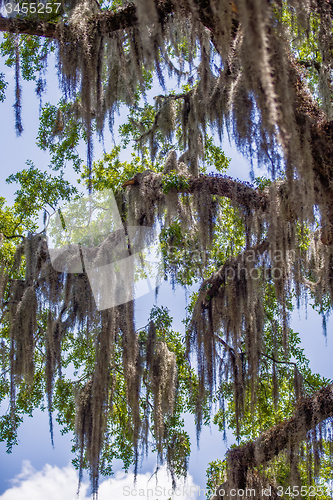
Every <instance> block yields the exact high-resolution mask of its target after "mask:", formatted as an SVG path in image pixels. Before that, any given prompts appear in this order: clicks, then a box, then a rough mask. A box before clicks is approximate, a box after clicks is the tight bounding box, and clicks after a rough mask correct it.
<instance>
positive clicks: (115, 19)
mask: <svg viewBox="0 0 333 500" xmlns="http://www.w3.org/2000/svg"><path fill="white" fill-rule="evenodd" d="M156 10H157V15H158V20H159V22H160V24H162V25H163V24H164V23H165V22H166V19H167V17H168V15H169V14H171V13H172V11H173V10H174V5H173V3H172V2H171V1H170V0H165V1H163V0H159V1H157V2H156ZM137 23H138V18H137V15H136V7H135V5H134V4H129V5H128V6H127V7H124V8H121V9H119V10H118V11H117V12H113V11H101V12H99V13H98V14H94V15H92V16H91V18H90V19H89V20H88V21H87V28H88V30H89V29H92V30H98V31H100V32H103V33H109V34H111V33H113V32H115V31H117V30H120V29H126V28H131V27H133V26H135V25H137ZM60 26H61V22H58V23H54V22H49V21H41V20H37V19H36V20H34V19H29V20H26V19H18V18H5V17H2V16H0V31H7V32H9V33H18V34H25V35H36V36H43V37H47V38H54V39H58V38H59V37H60V29H59V27H60ZM61 31H62V33H61V36H62V38H63V40H64V41H66V38H69V36H70V28H69V27H68V25H66V24H63V25H62V28H61Z"/></svg>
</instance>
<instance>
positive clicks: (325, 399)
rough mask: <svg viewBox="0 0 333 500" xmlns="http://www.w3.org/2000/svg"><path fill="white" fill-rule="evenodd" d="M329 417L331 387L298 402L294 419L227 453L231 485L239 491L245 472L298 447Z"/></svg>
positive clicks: (331, 412) (331, 411)
mask: <svg viewBox="0 0 333 500" xmlns="http://www.w3.org/2000/svg"><path fill="white" fill-rule="evenodd" d="M332 416H333V384H330V385H328V386H326V387H323V388H322V389H320V390H319V391H317V392H315V393H314V394H313V396H310V397H308V398H304V399H302V400H300V402H299V403H298V405H297V406H296V410H295V413H294V415H293V416H292V417H291V418H290V419H289V420H285V421H283V422H281V423H280V424H278V425H276V426H275V427H273V428H271V429H269V430H268V431H265V432H263V433H262V434H261V436H259V437H258V438H257V439H256V440H255V441H252V442H250V443H247V444H245V445H243V446H239V447H238V448H234V449H232V450H229V452H228V454H227V460H228V464H229V468H230V473H231V478H230V479H231V482H232V483H233V484H235V485H237V487H238V488H242V487H244V486H245V484H246V476H247V471H248V469H251V468H253V467H258V466H260V465H263V464H265V463H267V462H269V461H270V460H272V459H273V458H274V457H276V456H277V455H278V454H279V453H280V452H282V451H283V450H285V449H286V448H288V447H289V446H294V445H297V444H299V443H300V442H301V441H303V440H304V439H305V438H306V435H307V433H308V432H309V431H310V430H311V429H314V428H315V427H316V426H317V425H318V424H319V423H320V422H323V421H324V420H326V419H327V418H329V417H332Z"/></svg>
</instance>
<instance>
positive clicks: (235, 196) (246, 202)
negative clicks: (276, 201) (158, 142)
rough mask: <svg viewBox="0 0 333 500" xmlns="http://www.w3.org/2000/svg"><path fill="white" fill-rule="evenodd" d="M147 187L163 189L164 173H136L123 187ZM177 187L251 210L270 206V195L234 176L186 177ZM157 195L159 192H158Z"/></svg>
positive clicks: (182, 190)
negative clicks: (180, 185) (204, 193)
mask: <svg viewBox="0 0 333 500" xmlns="http://www.w3.org/2000/svg"><path fill="white" fill-rule="evenodd" d="M143 183H144V184H145V189H147V188H148V187H149V185H150V186H153V188H154V190H156V187H157V186H158V187H159V188H160V191H162V175H161V174H160V173H156V172H153V171H151V170H146V171H145V172H142V173H138V174H136V175H135V176H134V177H133V179H130V180H129V181H127V182H125V183H124V184H123V186H122V187H127V186H131V185H134V186H140V185H141V186H142V185H143ZM175 189H176V190H177V192H179V193H187V194H193V193H195V192H200V191H202V190H206V191H208V192H209V193H210V194H211V195H217V196H224V197H226V198H229V199H231V200H232V201H234V202H235V203H238V204H240V205H243V206H245V207H248V208H250V209H251V210H258V209H263V210H265V209H266V208H267V206H268V197H267V196H266V195H265V194H264V193H262V192H260V191H259V190H257V189H256V188H255V187H254V186H251V184H249V183H246V182H240V181H236V180H234V179H233V178H232V177H228V176H226V175H225V176H222V175H213V174H211V175H200V176H199V177H190V176H189V177H186V182H185V183H184V186H182V187H179V188H177V187H176V186H175ZM156 195H157V193H156Z"/></svg>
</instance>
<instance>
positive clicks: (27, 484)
mask: <svg viewBox="0 0 333 500" xmlns="http://www.w3.org/2000/svg"><path fill="white" fill-rule="evenodd" d="M11 483H12V486H11V487H10V488H9V489H7V490H6V491H5V492H4V493H3V494H2V495H0V500H45V499H47V500H59V499H61V500H76V499H79V500H90V499H91V497H90V496H89V485H88V484H87V483H83V484H82V486H81V490H80V496H79V497H77V496H76V493H77V485H78V475H77V472H76V470H75V469H74V468H73V467H72V466H68V467H64V468H62V469H59V468H58V467H55V466H51V465H49V464H46V465H45V467H44V468H43V469H42V470H41V471H36V470H35V469H34V468H33V467H32V466H31V464H30V462H29V461H24V462H23V465H22V471H21V473H20V474H18V475H17V476H16V477H15V478H14V479H12V480H11ZM170 497H171V498H173V499H175V500H176V499H179V500H201V499H203V500H204V499H205V493H204V491H203V490H201V491H200V492H199V487H198V486H197V485H196V484H195V483H194V481H193V478H192V476H190V475H188V477H187V481H186V483H185V484H184V483H183V482H179V485H178V488H177V489H176V491H175V492H174V494H172V491H171V479H170V477H169V476H168V474H167V471H166V468H165V467H161V468H160V470H159V471H158V474H157V482H156V475H153V476H152V473H150V472H147V473H145V474H138V476H137V481H136V484H135V485H134V475H133V473H128V474H126V473H125V472H122V471H118V472H117V473H116V474H115V475H114V476H113V477H112V478H110V479H108V480H104V481H102V482H101V483H100V488H99V492H98V498H99V500H126V499H130V500H134V499H148V500H168V499H169V498H170Z"/></svg>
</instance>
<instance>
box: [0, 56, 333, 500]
mask: <svg viewBox="0 0 333 500" xmlns="http://www.w3.org/2000/svg"><path fill="white" fill-rule="evenodd" d="M49 67H50V74H49V78H48V91H47V94H46V95H45V96H44V102H46V101H48V100H50V101H51V102H52V103H54V104H55V103H56V102H57V100H58V98H59V97H60V93H59V91H58V87H57V78H56V75H55V71H54V68H53V67H52V60H51V59H50V62H49ZM0 71H4V72H5V73H6V76H7V80H8V81H9V86H8V89H7V99H6V101H5V102H4V103H0V113H1V120H0V137H1V159H0V162H1V169H0V180H1V182H0V195H1V196H4V197H5V198H6V199H7V200H8V203H9V204H10V203H11V202H12V201H13V194H14V191H15V185H7V184H6V183H5V179H6V177H8V175H10V174H11V173H15V172H17V171H19V170H21V169H23V168H25V162H26V160H28V159H30V160H32V161H33V162H34V163H35V165H36V166H37V167H38V168H39V169H45V168H46V167H47V165H48V161H49V157H48V154H47V153H44V152H42V151H40V150H39V149H38V148H37V146H36V145H35V142H36V135H37V128H38V108H39V103H38V100H37V98H36V96H35V93H34V84H33V82H30V83H24V85H23V95H22V104H23V106H22V118H23V126H24V132H23V134H22V136H21V137H19V138H17V137H16V135H15V130H14V110H13V107H12V105H13V102H14V85H13V76H14V75H13V70H9V69H8V68H2V69H0ZM223 146H224V150H225V152H226V154H227V156H230V157H231V158H232V162H231V167H230V172H229V174H230V175H232V176H233V177H236V178H240V179H242V180H248V179H249V171H250V168H249V165H248V163H247V162H246V161H245V160H244V158H243V157H241V156H240V155H239V154H238V153H237V151H236V150H235V148H234V147H233V146H230V145H229V144H228V143H227V142H226V143H225V144H224V145H223ZM105 147H106V149H107V148H108V147H111V142H110V137H109V136H108V135H106V141H105ZM102 149H103V148H102V145H100V144H96V145H95V155H96V156H95V159H97V158H98V157H99V156H100V154H101V153H102ZM68 178H69V179H72V178H73V174H72V173H71V172H70V171H69V172H68ZM154 303H155V295H154V293H152V294H148V295H146V296H144V297H141V298H140V299H138V301H137V303H136V321H137V326H138V327H139V326H142V325H144V324H146V322H147V318H148V316H149V311H150V309H151V307H152V305H153V304H154ZM157 304H158V305H163V306H167V307H168V308H169V309H170V311H171V314H172V315H173V317H174V325H173V326H174V329H178V330H180V331H183V324H182V323H181V319H182V318H183V317H184V309H185V306H186V297H185V292H184V291H183V290H181V289H176V291H175V292H173V291H172V289H171V286H169V285H168V284H166V283H163V285H162V286H161V289H160V292H159V295H158V299H157ZM291 326H292V327H293V328H294V330H296V331H299V332H300V334H301V338H302V347H303V348H304V349H305V355H306V356H307V357H308V358H309V359H310V367H311V369H312V370H313V371H315V372H318V373H320V374H321V375H324V376H326V377H332V378H333V368H332V363H331V357H332V342H333V337H332V332H331V323H330V322H328V337H327V341H326V339H325V338H324V336H323V335H322V326H321V319H320V317H319V316H318V314H317V313H315V312H314V311H313V310H312V309H311V308H310V307H308V310H307V315H306V312H305V310H304V308H303V309H302V310H301V311H300V312H298V311H295V312H294V313H293V315H292V324H291ZM326 342H327V345H326ZM1 409H2V410H4V405H2V408H1ZM185 422H186V426H187V429H188V430H189V432H190V435H191V442H192V445H193V451H192V455H191V458H190V463H189V479H188V485H189V486H192V487H194V486H200V487H201V488H204V487H205V474H206V472H205V471H206V467H207V464H208V462H209V461H211V460H215V459H218V458H223V455H224V452H225V450H226V445H225V444H224V443H223V440H222V436H221V434H220V433H219V432H218V431H217V429H216V426H214V425H212V427H211V428H210V429H209V428H204V429H203V431H202V434H201V440H200V449H199V450H198V449H197V448H196V444H195V442H196V439H195V430H194V423H193V419H192V417H191V416H187V417H186V420H185ZM230 439H231V438H230V436H229V444H230V443H231V440H230ZM54 441H55V448H54V449H52V446H51V441H50V436H49V430H48V416H47V415H46V414H44V413H42V412H40V411H36V412H35V413H34V416H33V418H28V417H27V418H26V420H25V422H24V423H23V424H22V425H21V427H20V429H19V445H18V446H17V447H15V448H14V450H13V452H12V454H11V455H7V454H6V453H5V445H4V444H3V443H0V500H11V499H14V498H15V500H17V499H20V498H25V499H30V498H34V500H39V498H46V497H47V498H51V499H52V498H53V496H54V498H57V499H58V498H59V495H61V497H62V498H63V499H64V500H67V498H68V499H72V498H73V499H74V498H75V493H76V487H77V476H76V473H75V471H74V470H73V469H72V468H71V466H70V460H71V458H72V457H71V452H70V448H71V443H70V438H69V436H68V435H66V436H61V434H60V430H59V428H58V427H56V429H55V439H54ZM154 468H155V457H149V460H148V461H147V462H144V464H143V466H142V469H141V470H140V475H139V480H138V485H147V480H148V479H149V477H150V475H151V474H152V473H153V471H154ZM115 471H116V473H117V474H116V476H115V478H114V479H112V481H105V482H103V483H102V486H101V490H100V498H101V499H102V500H103V499H104V497H105V498H106V497H108V498H111V495H112V498H117V499H118V498H119V499H120V498H126V497H125V496H123V491H124V490H123V489H122V488H123V487H125V486H126V487H128V488H129V487H130V485H131V484H132V480H133V476H132V475H131V474H129V475H127V476H124V474H123V472H122V471H121V464H115ZM167 481H168V479H167V476H166V472H165V469H162V470H161V471H160V479H159V484H160V485H163V487H164V486H165V487H167V485H168V484H169V485H170V481H169V483H168V482H167ZM149 484H151V482H150V483H149ZM138 487H139V486H138ZM145 487H147V486H142V488H145ZM126 491H128V490H126ZM192 492H193V494H192V496H191V498H192V499H193V500H194V499H195V498H196V497H197V498H204V495H203V493H201V495H200V496H199V494H198V493H197V494H195V493H194V489H193V490H192ZM88 496H89V493H88V489H87V478H86V477H85V481H84V484H83V487H82V498H88ZM160 498H168V495H166V496H165V497H163V496H160ZM177 498H186V495H185V494H184V495H183V496H178V497H177Z"/></svg>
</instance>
